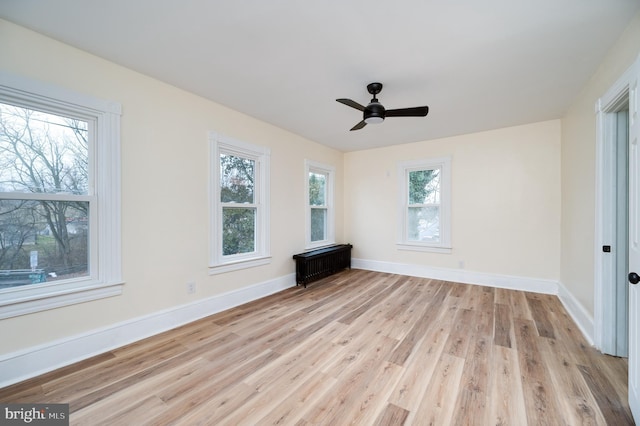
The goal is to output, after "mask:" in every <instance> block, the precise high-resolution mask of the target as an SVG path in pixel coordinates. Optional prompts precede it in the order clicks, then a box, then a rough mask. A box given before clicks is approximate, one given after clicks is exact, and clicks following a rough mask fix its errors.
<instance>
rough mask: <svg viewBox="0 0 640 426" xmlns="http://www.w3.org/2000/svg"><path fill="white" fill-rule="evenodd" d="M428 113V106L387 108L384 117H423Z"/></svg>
mask: <svg viewBox="0 0 640 426" xmlns="http://www.w3.org/2000/svg"><path fill="white" fill-rule="evenodd" d="M428 113H429V107H428V106H421V107H414V108H398V109H388V110H387V112H386V114H385V116H386V117H425V116H426V115H427V114H428Z"/></svg>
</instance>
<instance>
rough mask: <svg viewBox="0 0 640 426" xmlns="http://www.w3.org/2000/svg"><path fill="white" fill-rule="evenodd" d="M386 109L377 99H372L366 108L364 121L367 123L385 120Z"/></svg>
mask: <svg viewBox="0 0 640 426" xmlns="http://www.w3.org/2000/svg"><path fill="white" fill-rule="evenodd" d="M384 115H385V109H384V107H383V106H382V104H381V103H379V102H378V101H377V99H376V100H375V101H373V100H372V101H371V103H370V104H369V105H367V106H366V107H365V108H364V121H365V122H366V123H367V124H374V123H382V122H383V121H384Z"/></svg>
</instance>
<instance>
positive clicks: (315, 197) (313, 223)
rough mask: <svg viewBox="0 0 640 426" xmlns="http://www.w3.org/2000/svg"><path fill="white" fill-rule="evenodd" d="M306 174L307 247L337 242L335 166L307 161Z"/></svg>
mask: <svg viewBox="0 0 640 426" xmlns="http://www.w3.org/2000/svg"><path fill="white" fill-rule="evenodd" d="M305 176H306V196H305V199H306V200H307V209H306V232H305V235H306V247H307V248H315V247H321V246H326V245H329V244H334V243H335V231H334V228H335V225H334V224H335V214H334V209H333V187H334V179H335V178H334V176H335V168H334V167H333V166H328V165H325V164H320V163H316V162H313V161H309V160H306V161H305Z"/></svg>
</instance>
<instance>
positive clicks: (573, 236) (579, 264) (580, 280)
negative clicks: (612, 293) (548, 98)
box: [560, 14, 640, 315]
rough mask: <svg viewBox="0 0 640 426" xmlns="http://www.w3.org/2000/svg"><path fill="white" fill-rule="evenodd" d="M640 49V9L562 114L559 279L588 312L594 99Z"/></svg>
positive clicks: (591, 305) (591, 299)
mask: <svg viewBox="0 0 640 426" xmlns="http://www.w3.org/2000/svg"><path fill="white" fill-rule="evenodd" d="M639 54H640V14H638V15H636V17H635V18H634V19H633V21H632V23H631V24H630V25H629V27H628V28H627V29H626V30H625V32H624V34H623V35H622V36H621V37H620V39H619V40H618V42H617V43H616V44H615V45H614V47H613V48H612V49H611V50H610V51H609V53H608V55H607V58H606V59H605V60H604V61H603V63H602V64H601V65H600V67H599V69H598V71H597V72H596V73H595V74H594V76H593V77H592V78H591V79H590V81H589V83H588V84H587V85H586V86H585V88H584V89H583V90H582V92H581V94H580V95H579V96H578V97H577V98H576V99H575V101H574V102H573V104H572V105H571V107H570V109H569V111H568V112H567V114H566V115H565V116H564V117H563V119H562V225H561V228H562V251H561V253H562V255H561V256H562V257H561V259H562V260H561V264H562V268H561V274H560V280H561V282H562V283H563V284H564V286H565V287H566V288H567V289H568V290H569V291H570V292H571V293H572V294H573V295H574V296H575V297H576V299H577V300H578V301H579V302H580V303H581V304H582V305H583V306H584V307H585V309H587V311H588V312H589V313H591V315H593V312H594V245H595V169H596V114H595V103H596V100H597V99H598V98H599V97H601V96H602V95H604V94H605V92H606V91H607V90H608V89H609V87H611V85H613V83H615V81H616V80H618V78H620V77H621V76H622V74H623V73H624V72H625V71H626V70H627V68H628V67H629V66H631V64H632V63H633V61H634V60H635V59H636V58H637V57H638V55H639Z"/></svg>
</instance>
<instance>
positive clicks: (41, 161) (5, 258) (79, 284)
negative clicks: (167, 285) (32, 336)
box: [0, 73, 122, 318]
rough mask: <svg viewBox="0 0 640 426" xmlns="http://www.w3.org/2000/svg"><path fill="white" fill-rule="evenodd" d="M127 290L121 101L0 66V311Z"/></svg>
mask: <svg viewBox="0 0 640 426" xmlns="http://www.w3.org/2000/svg"><path fill="white" fill-rule="evenodd" d="M121 292H122V277H121V255H120V105H119V104H116V103H112V102H107V101H102V100H99V99H95V98H92V97H89V96H85V95H81V94H77V93H74V92H71V91H69V90H66V89H61V88H58V87H55V86H51V85H48V84H44V83H40V82H37V81H33V80H29V79H25V78H22V77H18V76H14V75H9V74H5V73H0V318H7V317H12V316H17V315H22V314H27V313H31V312H37V311H41V310H45V309H51V308H54V307H59V306H65V305H69V304H73V303H79V302H85V301H89V300H94V299H99V298H102V297H110V296H114V295H117V294H120V293H121Z"/></svg>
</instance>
